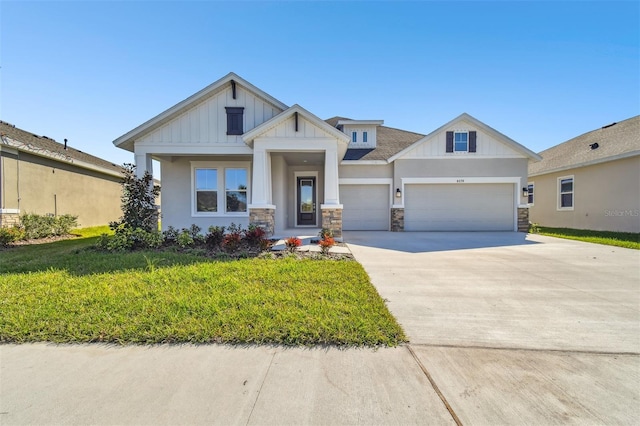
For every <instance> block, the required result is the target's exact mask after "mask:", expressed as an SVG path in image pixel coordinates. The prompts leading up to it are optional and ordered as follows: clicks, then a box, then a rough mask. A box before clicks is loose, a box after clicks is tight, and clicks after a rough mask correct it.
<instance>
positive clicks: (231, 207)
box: [224, 169, 247, 213]
mask: <svg viewBox="0 0 640 426" xmlns="http://www.w3.org/2000/svg"><path fill="white" fill-rule="evenodd" d="M224 180H225V195H226V204H225V211H226V212H227V213H239V212H246V211H247V169H226V170H225V176H224Z"/></svg>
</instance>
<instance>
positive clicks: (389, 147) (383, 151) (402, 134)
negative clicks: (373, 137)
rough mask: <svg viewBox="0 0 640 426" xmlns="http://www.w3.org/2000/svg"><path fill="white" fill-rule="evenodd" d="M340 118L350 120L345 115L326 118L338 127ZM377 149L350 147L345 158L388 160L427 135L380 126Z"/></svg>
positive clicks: (378, 128) (377, 131)
mask: <svg viewBox="0 0 640 426" xmlns="http://www.w3.org/2000/svg"><path fill="white" fill-rule="evenodd" d="M339 120H350V118H345V117H332V118H329V119H327V120H325V121H326V122H327V123H329V124H330V125H331V126H333V127H336V126H337V125H338V121H339ZM376 133H377V141H376V148H375V149H348V150H347V153H346V154H345V156H344V158H343V159H344V160H388V159H389V158H391V157H393V156H394V155H396V154H397V153H399V152H400V151H402V150H403V149H405V148H407V147H409V146H411V145H413V144H414V143H415V142H417V141H418V140H420V139H422V138H423V137H424V136H425V135H423V134H420V133H414V132H408V131H406V130H400V129H394V128H393V127H387V126H378V127H377V130H376Z"/></svg>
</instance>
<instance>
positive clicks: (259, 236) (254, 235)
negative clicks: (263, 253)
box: [244, 225, 267, 248]
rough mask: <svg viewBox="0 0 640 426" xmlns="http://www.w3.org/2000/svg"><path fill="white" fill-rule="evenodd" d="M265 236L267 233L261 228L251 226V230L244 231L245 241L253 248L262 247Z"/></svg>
mask: <svg viewBox="0 0 640 426" xmlns="http://www.w3.org/2000/svg"><path fill="white" fill-rule="evenodd" d="M265 235H267V233H266V231H265V230H264V229H262V228H261V227H259V226H256V225H249V229H247V230H246V231H244V240H245V241H246V242H247V244H249V246H251V247H257V248H259V247H261V246H262V240H264V237H265Z"/></svg>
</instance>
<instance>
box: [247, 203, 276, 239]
mask: <svg viewBox="0 0 640 426" xmlns="http://www.w3.org/2000/svg"><path fill="white" fill-rule="evenodd" d="M275 218H276V211H275V210H274V209H249V223H250V224H251V225H256V226H259V227H261V228H262V229H264V230H265V231H266V233H267V236H269V237H270V236H272V235H273V233H274V231H275V226H276V219H275Z"/></svg>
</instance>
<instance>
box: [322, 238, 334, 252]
mask: <svg viewBox="0 0 640 426" xmlns="http://www.w3.org/2000/svg"><path fill="white" fill-rule="evenodd" d="M335 244H336V242H335V240H334V239H333V238H331V237H324V238H323V239H321V240H320V242H319V243H318V245H319V246H320V251H321V252H322V254H328V253H329V249H330V248H331V247H333V246H334V245H335Z"/></svg>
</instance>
